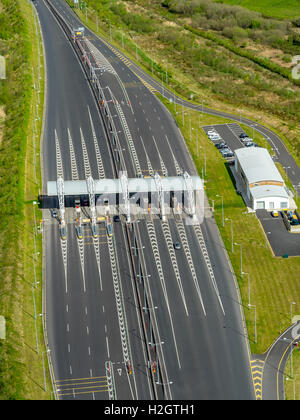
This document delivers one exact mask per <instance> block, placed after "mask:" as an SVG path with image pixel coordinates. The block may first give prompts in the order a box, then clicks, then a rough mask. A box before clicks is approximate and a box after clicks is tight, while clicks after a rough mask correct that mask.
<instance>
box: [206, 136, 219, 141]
mask: <svg viewBox="0 0 300 420" xmlns="http://www.w3.org/2000/svg"><path fill="white" fill-rule="evenodd" d="M208 137H209V138H210V140H212V141H213V140H221V137H220V136H208Z"/></svg>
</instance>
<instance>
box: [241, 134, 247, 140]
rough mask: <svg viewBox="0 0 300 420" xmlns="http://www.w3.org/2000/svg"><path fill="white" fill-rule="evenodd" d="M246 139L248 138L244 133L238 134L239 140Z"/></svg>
mask: <svg viewBox="0 0 300 420" xmlns="http://www.w3.org/2000/svg"><path fill="white" fill-rule="evenodd" d="M246 137H249V136H248V134H246V133H241V134H240V139H244V138H246Z"/></svg>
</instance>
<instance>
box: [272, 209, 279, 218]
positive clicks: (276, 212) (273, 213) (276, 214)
mask: <svg viewBox="0 0 300 420" xmlns="http://www.w3.org/2000/svg"><path fill="white" fill-rule="evenodd" d="M271 215H272V216H273V217H278V216H279V213H278V211H277V210H273V211H271Z"/></svg>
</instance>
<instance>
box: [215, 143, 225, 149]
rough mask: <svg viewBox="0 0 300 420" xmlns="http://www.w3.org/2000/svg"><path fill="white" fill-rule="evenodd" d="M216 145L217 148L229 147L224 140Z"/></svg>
mask: <svg viewBox="0 0 300 420" xmlns="http://www.w3.org/2000/svg"><path fill="white" fill-rule="evenodd" d="M215 146H216V148H217V149H225V148H226V147H227V145H226V143H224V141H221V142H220V143H215Z"/></svg>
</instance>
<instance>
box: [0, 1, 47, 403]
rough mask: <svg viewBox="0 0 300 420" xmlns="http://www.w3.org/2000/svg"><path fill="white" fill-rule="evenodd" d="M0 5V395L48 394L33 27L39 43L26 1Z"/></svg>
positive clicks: (39, 75) (40, 75) (39, 106)
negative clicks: (0, 65)
mask: <svg viewBox="0 0 300 420" xmlns="http://www.w3.org/2000/svg"><path fill="white" fill-rule="evenodd" d="M0 12H1V18H0V19H1V24H0V48H1V50H0V53H1V54H2V55H3V56H5V57H6V65H7V72H6V75H7V77H6V80H3V81H0V106H1V110H2V116H4V117H5V118H4V123H3V130H2V133H1V143H0V168H1V169H0V173H1V177H0V188H1V196H0V266H1V282H0V314H1V315H4V316H5V319H6V340H2V341H1V342H0V355H1V357H0V398H1V399H45V398H47V399H49V397H50V393H47V392H45V390H44V374H43V357H44V361H45V367H46V368H47V361H46V354H45V353H43V352H44V351H45V348H44V345H43V342H44V340H43V329H42V318H41V316H40V314H41V312H42V282H41V279H42V263H41V254H42V244H41V234H40V233H37V234H35V232H36V231H35V226H37V231H39V229H38V227H39V219H40V217H41V216H40V213H39V211H38V210H37V208H35V206H34V205H33V201H34V200H35V199H36V198H37V196H38V192H39V186H40V185H41V177H40V172H41V171H40V163H39V162H40V159H39V142H40V133H41V127H42V115H43V103H44V68H43V59H42V41H41V37H40V35H39V43H38V38H37V28H38V26H36V24H37V22H36V21H35V13H33V8H32V4H31V2H29V1H27V0H23V1H13V0H1V2H0ZM38 31H39V29H38ZM38 69H40V70H39V71H38ZM34 216H35V217H36V225H35V222H34ZM47 376H48V375H47ZM47 381H48V386H47V389H48V390H49V389H50V386H49V380H48V379H47Z"/></svg>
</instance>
